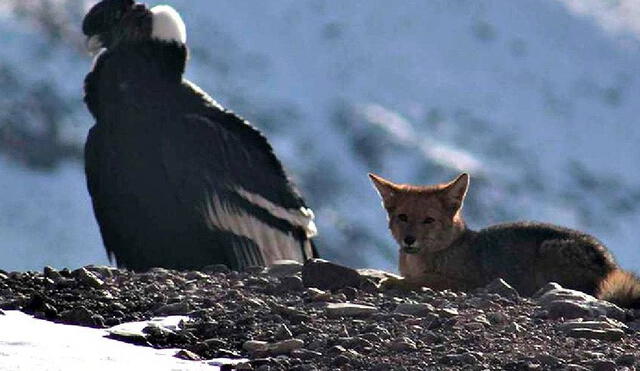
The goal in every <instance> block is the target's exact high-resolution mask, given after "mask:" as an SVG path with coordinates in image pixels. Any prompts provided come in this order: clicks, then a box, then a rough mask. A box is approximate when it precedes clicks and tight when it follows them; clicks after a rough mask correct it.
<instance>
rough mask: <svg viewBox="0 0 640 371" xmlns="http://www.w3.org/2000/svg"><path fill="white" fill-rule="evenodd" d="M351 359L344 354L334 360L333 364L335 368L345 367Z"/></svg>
mask: <svg viewBox="0 0 640 371" xmlns="http://www.w3.org/2000/svg"><path fill="white" fill-rule="evenodd" d="M350 361H351V359H350V358H349V357H347V356H345V355H344V354H341V355H339V356H337V357H335V358H334V359H333V361H332V362H331V363H332V364H333V365H334V366H344V365H346V364H347V363H349V362H350Z"/></svg>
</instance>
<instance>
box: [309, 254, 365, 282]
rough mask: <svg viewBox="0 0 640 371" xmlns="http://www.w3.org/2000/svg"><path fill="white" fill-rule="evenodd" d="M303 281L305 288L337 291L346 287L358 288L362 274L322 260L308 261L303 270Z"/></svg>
mask: <svg viewBox="0 0 640 371" xmlns="http://www.w3.org/2000/svg"><path fill="white" fill-rule="evenodd" d="M302 281H303V282H304V286H305V287H315V288H318V289H321V290H337V289H342V288H345V287H358V286H359V285H360V274H359V273H358V271H356V270H355V269H352V268H349V267H345V266H342V265H339V264H335V263H332V262H329V261H326V260H322V259H310V260H307V261H306V262H305V264H304V266H303V268H302Z"/></svg>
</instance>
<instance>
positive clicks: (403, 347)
mask: <svg viewBox="0 0 640 371" xmlns="http://www.w3.org/2000/svg"><path fill="white" fill-rule="evenodd" d="M387 347H388V348H389V349H391V350H395V351H397V352H409V351H414V350H416V349H418V347H417V346H416V343H415V342H414V341H413V340H411V339H409V338H406V337H403V338H398V339H394V340H391V341H390V342H388V343H387Z"/></svg>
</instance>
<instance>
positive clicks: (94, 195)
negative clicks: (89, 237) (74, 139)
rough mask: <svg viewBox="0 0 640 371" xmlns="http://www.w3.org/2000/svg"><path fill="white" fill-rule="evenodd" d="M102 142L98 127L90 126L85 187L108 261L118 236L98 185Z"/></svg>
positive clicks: (99, 183) (85, 156) (85, 158)
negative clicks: (89, 196)
mask: <svg viewBox="0 0 640 371" xmlns="http://www.w3.org/2000/svg"><path fill="white" fill-rule="evenodd" d="M102 143H103V142H102V140H101V139H100V132H99V130H98V128H97V127H96V126H94V127H92V128H91V129H90V130H89V134H88V135H87V141H86V143H85V146H84V163H85V174H86V177H87V189H88V190H89V194H90V195H91V202H92V204H93V212H94V214H95V216H96V219H97V220H98V221H99V223H98V224H99V226H100V232H101V235H102V239H103V242H104V246H105V249H106V251H107V256H108V258H109V261H113V258H114V256H115V255H117V251H113V250H112V249H111V247H113V246H120V244H119V242H118V239H119V237H118V235H117V234H116V233H117V232H116V231H117V230H118V229H117V228H113V227H112V225H111V224H112V223H113V221H114V220H115V219H113V218H112V217H111V216H110V215H109V210H110V209H109V205H106V204H105V203H104V202H105V197H104V193H103V192H104V189H103V187H101V186H100V185H101V184H102V183H103V182H102V180H101V179H100V168H101V166H104V164H103V163H102V161H101V160H100V159H101V156H100V150H101V146H102Z"/></svg>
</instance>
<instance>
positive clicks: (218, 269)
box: [202, 264, 231, 274]
mask: <svg viewBox="0 0 640 371" xmlns="http://www.w3.org/2000/svg"><path fill="white" fill-rule="evenodd" d="M202 271H203V272H205V273H214V274H215V273H225V274H227V273H231V269H229V267H227V266H226V265H224V264H212V265H207V266H205V267H204V268H202Z"/></svg>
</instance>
